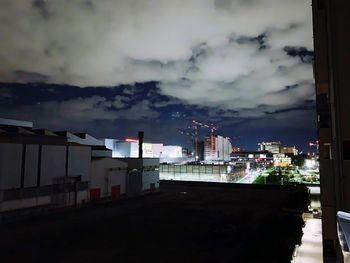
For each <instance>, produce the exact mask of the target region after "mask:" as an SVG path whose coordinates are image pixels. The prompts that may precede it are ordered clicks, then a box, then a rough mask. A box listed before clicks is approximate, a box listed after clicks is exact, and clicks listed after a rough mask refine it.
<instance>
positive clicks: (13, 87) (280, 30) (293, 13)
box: [0, 0, 316, 151]
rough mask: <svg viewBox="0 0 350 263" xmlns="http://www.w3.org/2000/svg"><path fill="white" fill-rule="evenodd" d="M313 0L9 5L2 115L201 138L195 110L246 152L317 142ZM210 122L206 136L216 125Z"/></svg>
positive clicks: (3, 12) (8, 1)
mask: <svg viewBox="0 0 350 263" xmlns="http://www.w3.org/2000/svg"><path fill="white" fill-rule="evenodd" d="M310 4H311V3H308V1H305V0H283V1H280V0H192V1H191V0H186V1H185V0H183V1H182V0H169V1H164V0H163V1H161V0H159V1H158V0H150V1H146V0H125V1H122V0H120V1H116V0H113V1H112V0H103V1H88V0H76V1H44V0H35V1H22V0H4V1H2V2H1V3H0V22H1V23H0V35H1V36H2V37H1V39H2V40H1V43H0V117H5V118H15V119H21V120H28V121H33V122H34V123H35V126H36V127H37V128H48V129H51V130H70V131H74V132H75V131H79V132H88V133H90V134H91V135H93V136H96V137H108V138H117V139H124V138H126V137H136V136H137V131H139V130H143V131H145V139H146V141H150V142H162V143H166V144H177V145H181V146H185V147H190V138H189V137H186V136H184V135H181V134H180V133H179V131H178V130H179V129H182V130H186V129H187V127H188V125H190V123H191V121H192V119H196V120H198V121H202V122H205V123H215V124H216V125H217V126H218V131H217V133H218V134H220V135H225V136H229V137H231V138H232V143H233V144H234V145H236V146H240V147H243V148H244V149H256V148H257V143H258V142H259V141H263V140H265V141H268V140H278V141H281V142H282V143H283V144H284V145H286V146H293V145H296V146H297V147H298V148H299V149H301V150H303V151H309V150H310V151H311V150H312V149H310V148H308V146H307V144H308V142H309V141H314V140H316V113H315V88H314V81H313V73H312V56H313V52H312V48H313V44H312V23H311V6H310ZM209 132H210V131H209V130H208V129H203V130H201V132H200V133H201V135H202V136H204V135H205V134H209Z"/></svg>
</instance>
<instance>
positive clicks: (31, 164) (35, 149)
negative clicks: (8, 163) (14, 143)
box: [24, 144, 39, 187]
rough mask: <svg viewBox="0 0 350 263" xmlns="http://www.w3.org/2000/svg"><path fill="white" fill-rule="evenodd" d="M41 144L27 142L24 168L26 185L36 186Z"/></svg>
mask: <svg viewBox="0 0 350 263" xmlns="http://www.w3.org/2000/svg"><path fill="white" fill-rule="evenodd" d="M38 160H39V145H35V144H27V145H26V157H25V168H24V187H34V186H36V185H37V178H38Z"/></svg>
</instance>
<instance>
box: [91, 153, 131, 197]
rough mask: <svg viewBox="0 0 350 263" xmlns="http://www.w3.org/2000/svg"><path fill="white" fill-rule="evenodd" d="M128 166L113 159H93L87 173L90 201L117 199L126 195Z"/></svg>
mask: <svg viewBox="0 0 350 263" xmlns="http://www.w3.org/2000/svg"><path fill="white" fill-rule="evenodd" d="M127 170H128V164H127V163H126V162H122V161H119V160H116V159H113V158H93V159H92V161H91V169H90V172H89V179H90V200H92V201H97V200H99V199H101V198H109V197H111V198H112V199H119V198H120V197H121V196H123V195H125V194H126V183H127V175H128V171H127Z"/></svg>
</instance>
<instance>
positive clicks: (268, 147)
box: [259, 142, 281, 154]
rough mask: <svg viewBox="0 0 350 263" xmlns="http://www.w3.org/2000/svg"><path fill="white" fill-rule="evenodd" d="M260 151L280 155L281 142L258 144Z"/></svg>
mask: <svg viewBox="0 0 350 263" xmlns="http://www.w3.org/2000/svg"><path fill="white" fill-rule="evenodd" d="M259 148H260V151H268V152H271V153H274V154H277V153H281V142H262V143H259Z"/></svg>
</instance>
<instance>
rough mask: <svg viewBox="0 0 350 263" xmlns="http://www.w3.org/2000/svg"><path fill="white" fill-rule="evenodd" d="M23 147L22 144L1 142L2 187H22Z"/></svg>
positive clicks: (0, 171) (0, 172)
mask: <svg viewBox="0 0 350 263" xmlns="http://www.w3.org/2000/svg"><path fill="white" fill-rule="evenodd" d="M22 147H23V146H22V144H12V143H1V144H0V189H11V188H19V187H20V184H21V165H22Z"/></svg>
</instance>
